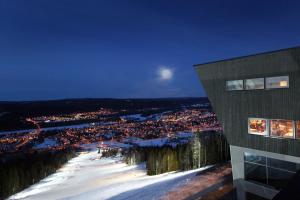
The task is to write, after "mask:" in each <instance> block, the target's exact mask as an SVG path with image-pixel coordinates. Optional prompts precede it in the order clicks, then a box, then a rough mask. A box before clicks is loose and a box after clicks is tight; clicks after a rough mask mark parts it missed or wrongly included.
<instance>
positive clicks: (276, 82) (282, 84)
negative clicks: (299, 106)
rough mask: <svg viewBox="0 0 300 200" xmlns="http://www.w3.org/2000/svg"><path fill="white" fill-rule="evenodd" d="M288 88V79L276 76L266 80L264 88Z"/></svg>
mask: <svg viewBox="0 0 300 200" xmlns="http://www.w3.org/2000/svg"><path fill="white" fill-rule="evenodd" d="M288 87H289V77H288V76H277V77H268V78H266V88H267V89H272V88H288Z"/></svg>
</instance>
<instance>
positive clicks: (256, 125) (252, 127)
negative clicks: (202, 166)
mask: <svg viewBox="0 0 300 200" xmlns="http://www.w3.org/2000/svg"><path fill="white" fill-rule="evenodd" d="M267 126H268V120H267V119H259V118H249V119H248V133H250V134H256V135H268V127H267Z"/></svg>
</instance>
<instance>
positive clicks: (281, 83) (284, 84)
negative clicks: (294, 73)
mask: <svg viewBox="0 0 300 200" xmlns="http://www.w3.org/2000/svg"><path fill="white" fill-rule="evenodd" d="M279 85H280V87H287V86H288V82H287V81H280V83H279Z"/></svg>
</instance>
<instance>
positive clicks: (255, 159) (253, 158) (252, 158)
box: [244, 152, 267, 165]
mask: <svg viewBox="0 0 300 200" xmlns="http://www.w3.org/2000/svg"><path fill="white" fill-rule="evenodd" d="M244 160H245V161H246V162H251V163H256V164H261V165H266V162H267V161H266V157H265V156H259V155H256V154H253V153H247V152H245V153H244Z"/></svg>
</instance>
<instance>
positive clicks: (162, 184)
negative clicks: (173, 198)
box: [9, 151, 206, 200]
mask: <svg viewBox="0 0 300 200" xmlns="http://www.w3.org/2000/svg"><path fill="white" fill-rule="evenodd" d="M204 169H206V168H201V169H197V170H191V171H186V172H172V173H165V174H161V175H156V176H147V175H146V170H145V164H140V165H134V166H128V165H126V164H125V163H123V162H122V161H121V159H120V158H101V159H99V154H97V151H92V152H87V153H81V154H80V155H79V156H77V157H75V158H73V159H71V160H70V161H69V162H68V163H67V164H66V165H64V167H62V168H61V169H60V170H58V171H57V172H56V173H55V174H53V175H51V176H49V177H47V178H45V179H43V180H42V181H40V182H39V183H37V184H35V185H32V186H31V187H29V188H27V189H25V190H23V191H22V192H19V193H17V194H15V195H13V196H11V197H10V198H9V199H10V200H13V199H14V200H15V199H31V200H40V199H43V200H46V199H64V200H69V199H80V200H81V199H95V200H96V199H97V200H99V199H100V200H101V199H118V200H125V199H143V200H147V199H158V198H160V197H162V196H163V195H165V194H166V193H167V192H168V191H170V190H172V188H175V187H178V186H179V185H181V184H184V183H185V182H187V181H188V180H190V179H191V178H192V177H194V176H195V174H196V173H198V172H199V171H201V170H204Z"/></svg>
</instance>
